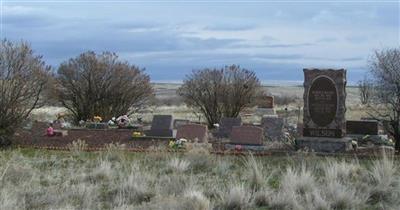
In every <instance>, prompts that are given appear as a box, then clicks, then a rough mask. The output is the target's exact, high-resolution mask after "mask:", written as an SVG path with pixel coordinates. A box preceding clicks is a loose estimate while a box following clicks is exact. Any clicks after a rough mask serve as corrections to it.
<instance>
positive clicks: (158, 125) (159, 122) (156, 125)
mask: <svg viewBox="0 0 400 210" xmlns="http://www.w3.org/2000/svg"><path fill="white" fill-rule="evenodd" d="M153 129H154V130H163V129H172V115H154V117H153V121H152V122H151V130H153Z"/></svg>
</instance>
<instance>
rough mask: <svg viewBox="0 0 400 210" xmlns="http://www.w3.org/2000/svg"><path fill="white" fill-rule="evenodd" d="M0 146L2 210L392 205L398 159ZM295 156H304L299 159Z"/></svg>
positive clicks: (397, 191)
mask: <svg viewBox="0 0 400 210" xmlns="http://www.w3.org/2000/svg"><path fill="white" fill-rule="evenodd" d="M83 145H84V142H80V143H76V144H75V145H71V152H70V151H65V152H56V151H45V150H29V149H23V150H19V149H14V150H5V151H0V209H199V210H200V209H397V208H398V206H399V204H400V185H399V169H398V167H397V164H398V162H397V161H396V160H395V159H394V158H393V157H389V156H384V157H383V158H377V159H374V160H360V161H359V160H357V159H352V160H349V159H345V160H344V159H335V158H319V157H305V156H302V157H296V156H295V157H254V156H251V155H250V156H247V157H244V159H243V158H241V157H231V156H214V155H210V154H209V153H207V152H206V151H203V150H193V151H190V152H188V153H186V154H171V153H161V154H165V155H164V156H162V155H159V154H158V155H155V154H153V153H148V154H137V153H129V152H127V151H126V150H124V147H123V145H108V146H107V150H105V151H102V152H84V151H83V150H84V146H83ZM299 159H301V160H302V161H299Z"/></svg>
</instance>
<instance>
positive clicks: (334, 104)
mask: <svg viewBox="0 0 400 210" xmlns="http://www.w3.org/2000/svg"><path fill="white" fill-rule="evenodd" d="M303 71H304V95H303V99H304V112H303V136H304V137H300V138H298V139H296V144H297V146H298V147H300V148H304V147H308V148H309V149H312V150H314V151H317V152H343V151H346V150H349V149H351V139H350V138H346V137H344V136H345V135H346V118H345V113H346V105H345V103H346V70H344V69H339V70H333V69H322V70H321V69H304V70H303Z"/></svg>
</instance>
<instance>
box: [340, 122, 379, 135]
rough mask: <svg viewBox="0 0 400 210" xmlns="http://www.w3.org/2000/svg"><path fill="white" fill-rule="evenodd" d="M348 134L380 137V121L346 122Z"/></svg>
mask: <svg viewBox="0 0 400 210" xmlns="http://www.w3.org/2000/svg"><path fill="white" fill-rule="evenodd" d="M346 132H347V134H358V135H378V121H376V120H368V121H367V120H362V121H355V120H348V121H346Z"/></svg>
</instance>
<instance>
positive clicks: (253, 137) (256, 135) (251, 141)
mask: <svg viewBox="0 0 400 210" xmlns="http://www.w3.org/2000/svg"><path fill="white" fill-rule="evenodd" d="M262 140H263V129H262V128H260V127H257V126H233V128H232V133H231V141H230V143H231V144H244V145H261V144H262Z"/></svg>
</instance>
